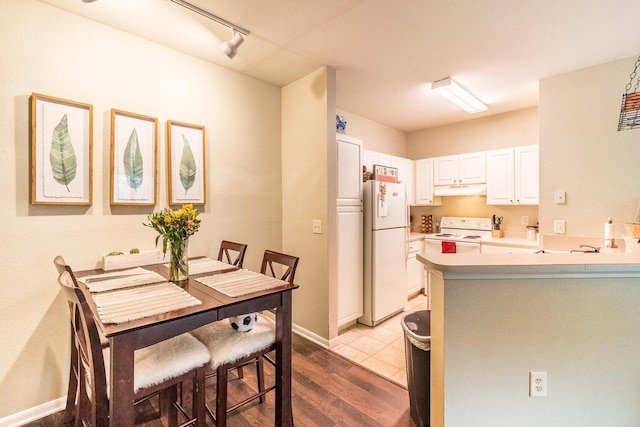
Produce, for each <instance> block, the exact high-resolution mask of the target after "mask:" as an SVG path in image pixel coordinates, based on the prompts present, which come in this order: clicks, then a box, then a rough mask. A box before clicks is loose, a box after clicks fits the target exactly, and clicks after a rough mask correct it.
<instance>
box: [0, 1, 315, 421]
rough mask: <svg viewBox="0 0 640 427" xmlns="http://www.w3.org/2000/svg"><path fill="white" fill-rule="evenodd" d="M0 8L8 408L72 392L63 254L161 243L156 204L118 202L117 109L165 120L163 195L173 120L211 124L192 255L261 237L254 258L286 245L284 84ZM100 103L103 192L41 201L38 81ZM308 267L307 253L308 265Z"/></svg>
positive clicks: (75, 262) (41, 87) (75, 257)
mask: <svg viewBox="0 0 640 427" xmlns="http://www.w3.org/2000/svg"><path fill="white" fill-rule="evenodd" d="M0 3H1V4H2V6H1V8H2V13H0V52H2V55H0V67H1V69H2V78H1V79H0V134H1V135H3V137H2V138H1V139H0V194H1V195H2V200H3V205H2V209H0V224H1V225H0V230H1V231H2V239H1V243H0V259H1V260H2V262H1V263H0V277H2V286H0V309H1V310H2V316H0V419H2V418H4V417H7V416H9V415H11V414H15V413H18V412H20V411H23V410H25V409H28V408H32V407H36V406H38V405H41V404H45V403H47V402H50V401H53V400H54V399H57V398H59V397H62V396H63V395H65V393H66V380H67V367H68V357H69V353H68V351H69V349H68V347H69V337H68V335H69V331H68V309H67V306H66V303H65V302H64V301H63V299H62V297H61V296H60V294H59V291H58V286H57V284H56V272H55V269H54V267H53V264H52V260H53V258H54V257H55V256H56V255H57V254H61V255H63V256H64V257H65V258H66V260H67V262H68V263H69V264H71V265H72V266H73V267H74V268H75V269H78V270H81V269H88V268H93V267H94V266H96V264H97V262H98V260H99V259H100V256H101V254H104V253H107V252H109V251H112V250H128V249H129V248H131V247H138V248H140V249H142V250H144V249H152V248H153V247H154V238H155V234H154V232H153V230H151V229H150V228H147V227H144V226H142V222H143V221H144V220H145V219H146V214H147V213H149V212H151V211H152V210H153V209H152V208H127V207H118V208H116V207H111V206H110V204H109V162H110V160H109V159H110V158H109V150H110V145H109V136H110V129H109V111H110V109H111V108H117V109H122V110H126V111H131V112H135V113H139V114H145V115H149V116H154V117H157V118H158V119H159V139H158V140H159V153H160V158H159V166H160V167H159V171H158V172H159V175H158V178H159V202H158V205H157V206H156V209H160V208H162V207H165V206H166V203H167V185H166V138H165V125H166V121H167V120H179V121H184V122H189V123H195V124H199V125H204V126H205V129H206V146H207V148H206V156H207V204H206V206H204V209H203V210H204V212H203V213H202V214H201V218H202V227H201V230H200V231H199V233H198V234H196V235H195V236H194V237H193V238H192V239H191V243H190V254H192V255H214V256H215V255H217V248H218V246H219V244H220V240H222V239H223V238H224V239H231V240H237V241H242V242H246V243H248V244H249V249H248V252H247V259H246V262H245V265H246V266H247V267H249V268H254V269H258V268H259V267H260V264H259V262H260V260H261V258H262V252H263V251H264V250H265V249H267V248H270V249H276V250H281V249H282V228H281V227H282V226H281V224H282V214H281V211H282V208H281V204H282V186H281V142H280V140H281V97H280V88H278V87H275V86H272V85H269V84H266V83H263V82H260V81H257V80H255V79H252V78H249V77H247V76H244V75H240V74H237V73H234V72H231V71H229V70H226V69H224V68H221V67H217V66H214V65H212V64H210V63H207V62H204V61H201V60H198V59H195V58H193V57H190V56H186V55H184V54H181V53H178V52H176V51H173V50H171V49H167V48H165V47H161V46H159V45H157V44H154V43H151V42H149V41H146V40H143V39H140V38H137V37H134V36H131V35H129V34H126V33H123V32H120V31H117V30H114V29H113V28H110V27H106V26H103V25H101V24H97V23H95V22H93V21H90V20H86V19H84V18H81V17H78V16H76V15H73V14H69V13H67V12H65V11H62V10H60V9H58V8H55V7H52V6H49V5H46V4H44V3H41V2H39V1H36V0H2V1H1V2H0ZM33 92H37V93H43V94H47V95H51V96H56V97H60V98H65V99H69V100H73V101H79V102H85V103H89V104H92V105H93V107H94V134H93V135H94V138H93V156H94V157H93V179H94V181H93V182H94V185H93V205H92V206H90V207H65V206H34V205H31V204H30V202H29V192H30V188H29V171H30V163H29V161H30V157H29V156H30V154H29V153H30V142H29V108H28V101H29V96H30V94H31V93H33ZM305 268H307V267H306V265H305V261H304V260H303V261H302V263H301V267H300V270H299V272H300V273H299V274H302V275H304V269H305Z"/></svg>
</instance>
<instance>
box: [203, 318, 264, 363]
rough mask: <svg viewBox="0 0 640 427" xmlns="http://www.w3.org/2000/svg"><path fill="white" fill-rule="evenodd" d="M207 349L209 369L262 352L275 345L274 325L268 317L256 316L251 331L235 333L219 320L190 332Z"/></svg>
mask: <svg viewBox="0 0 640 427" xmlns="http://www.w3.org/2000/svg"><path fill="white" fill-rule="evenodd" d="M191 334H193V336H195V337H196V338H198V339H199V340H200V341H202V342H203V343H204V344H205V345H206V346H207V348H208V349H209V354H210V355H211V368H212V369H216V368H217V367H218V366H219V365H221V364H224V363H229V362H235V361H236V360H238V359H240V358H242V357H244V356H248V355H250V354H251V353H255V352H257V351H260V350H264V349H265V348H267V347H269V346H270V345H272V344H273V343H275V324H274V323H273V321H272V320H271V319H269V318H268V317H265V316H263V315H262V314H258V320H257V321H256V323H255V325H254V326H253V329H251V330H250V331H244V332H240V331H236V330H235V329H232V328H231V326H229V322H228V321H227V320H220V321H218V322H214V323H211V324H208V325H205V326H203V327H201V328H198V329H196V330H194V331H192V332H191Z"/></svg>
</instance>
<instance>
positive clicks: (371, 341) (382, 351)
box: [331, 294, 427, 387]
mask: <svg viewBox="0 0 640 427" xmlns="http://www.w3.org/2000/svg"><path fill="white" fill-rule="evenodd" d="M426 309H427V297H426V296H424V295H423V294H418V295H417V296H416V297H414V298H412V299H411V300H410V301H409V302H408V303H407V305H406V306H405V309H404V311H403V312H401V313H399V314H396V315H395V316H393V317H391V318H389V319H387V320H385V321H384V322H382V323H381V324H379V325H376V326H375V327H373V328H371V327H369V326H365V325H361V324H359V323H356V324H355V325H354V326H351V327H349V328H347V329H345V330H344V331H342V332H341V333H340V335H339V336H338V341H339V344H338V345H337V346H336V347H334V348H332V349H331V350H332V351H335V352H336V353H338V354H340V355H342V356H344V357H346V358H347V359H349V360H351V361H353V362H355V363H357V364H359V365H362V366H364V367H365V368H368V369H370V370H372V371H374V372H376V373H378V374H380V375H382V376H384V377H386V378H389V379H390V380H391V381H393V382H395V383H397V384H400V385H402V386H404V387H406V386H407V373H406V370H405V368H406V365H405V359H404V332H403V331H402V325H401V324H400V320H401V319H402V317H403V316H404V315H405V314H407V313H411V312H414V311H417V310H426Z"/></svg>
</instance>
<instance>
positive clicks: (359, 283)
mask: <svg viewBox="0 0 640 427" xmlns="http://www.w3.org/2000/svg"><path fill="white" fill-rule="evenodd" d="M337 213H338V215H337V217H338V221H337V227H338V230H337V231H338V327H340V326H344V325H346V324H347V323H349V322H352V321H354V320H356V319H358V317H361V316H362V315H363V310H364V305H363V304H364V288H363V283H364V280H363V272H364V266H363V258H364V253H363V252H364V249H363V248H364V245H363V237H364V235H363V233H364V231H363V229H364V226H363V213H362V207H361V206H338V212H337Z"/></svg>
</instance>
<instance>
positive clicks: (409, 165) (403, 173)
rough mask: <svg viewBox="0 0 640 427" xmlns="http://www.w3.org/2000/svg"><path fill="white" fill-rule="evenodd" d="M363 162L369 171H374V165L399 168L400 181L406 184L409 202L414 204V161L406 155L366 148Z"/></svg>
mask: <svg viewBox="0 0 640 427" xmlns="http://www.w3.org/2000/svg"><path fill="white" fill-rule="evenodd" d="M362 164H363V165H364V166H366V168H367V171H369V172H373V165H382V166H391V167H392V168H396V169H398V181H399V182H400V183H401V184H404V185H405V188H406V191H407V203H409V204H410V205H412V204H414V201H415V191H414V188H415V184H414V181H415V166H414V161H413V160H411V159H406V158H404V157H398V156H392V155H390V154H384V153H378V152H376V151H371V150H364V151H363V154H362Z"/></svg>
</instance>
